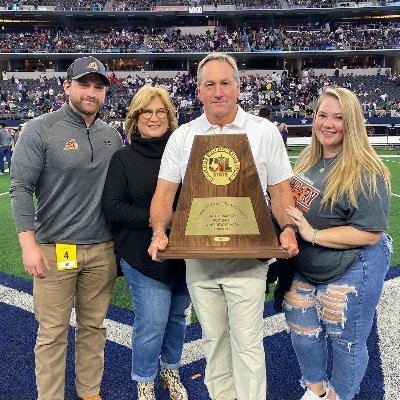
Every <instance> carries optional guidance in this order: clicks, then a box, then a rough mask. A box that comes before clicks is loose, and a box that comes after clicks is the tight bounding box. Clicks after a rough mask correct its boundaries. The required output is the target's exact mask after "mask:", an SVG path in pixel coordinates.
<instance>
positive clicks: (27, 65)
mask: <svg viewBox="0 0 400 400" xmlns="http://www.w3.org/2000/svg"><path fill="white" fill-rule="evenodd" d="M388 4H389V2H385V3H382V2H378V1H376V0H374V1H372V2H361V1H357V2H339V1H334V0H317V1H309V0H288V1H285V0H218V1H214V0H199V1H191V0H190V1H189V0H180V1H172V0H157V1H156V0H153V1H151V0H138V1H136V0H135V1H129V0H128V1H123V0H121V1H116V0H108V1H107V0H101V1H100V0H99V1H88V0H80V1H78V2H77V1H70V0H63V1H56V0H21V1H15V2H12V1H11V2H10V1H8V2H7V1H2V2H0V26H1V29H0V71H2V80H1V81H0V96H1V98H0V119H5V120H9V121H12V124H14V125H15V124H17V123H20V122H23V121H24V120H26V119H29V118H32V117H34V116H37V115H40V114H42V113H45V112H48V111H52V110H55V109H57V108H59V107H60V106H61V105H62V104H63V103H64V102H65V100H66V99H65V97H64V95H63V94H62V90H61V89H62V88H61V85H62V79H63V78H64V77H65V70H66V68H67V66H68V65H69V64H70V61H71V59H72V58H75V57H77V56H81V55H83V54H93V55H95V56H96V57H98V58H100V59H101V60H102V61H103V62H104V63H105V64H106V65H107V67H108V70H109V74H110V77H111V79H112V81H113V83H112V85H111V86H110V90H109V92H108V94H107V102H106V105H105V107H104V110H103V112H104V114H105V117H106V118H107V119H119V120H122V119H124V117H125V115H126V109H127V107H128V105H129V101H130V99H131V98H132V96H133V94H134V93H135V92H136V90H137V89H138V88H139V87H140V86H142V85H143V84H145V83H150V84H154V85H164V86H166V87H167V89H168V90H170V91H171V92H172V93H173V96H174V101H175V104H176V106H177V108H178V110H179V119H180V122H184V121H187V120H189V119H191V118H194V117H196V116H197V115H199V113H200V112H201V107H200V104H199V103H198V101H197V100H196V96H195V93H196V84H195V72H196V67H197V62H198V61H199V60H200V59H201V58H202V57H203V56H204V53H206V52H210V51H225V52H230V53H233V55H234V56H235V57H236V58H237V59H238V63H239V67H240V76H241V96H240V104H241V105H242V107H243V108H245V109H246V110H248V111H250V112H254V113H257V111H258V109H259V108H260V107H262V106H265V105H267V106H270V107H271V108H272V110H273V116H274V118H275V119H276V121H281V120H283V121H285V122H286V123H287V125H288V126H289V128H290V129H289V133H293V131H294V129H291V128H293V127H295V131H296V133H297V132H299V133H300V134H304V133H308V131H307V130H308V127H309V123H310V121H311V117H312V110H313V106H314V102H315V99H316V97H317V96H318V94H319V93H320V92H321V91H322V90H323V89H324V88H325V87H327V86H332V85H341V86H346V87H349V88H351V89H352V90H354V91H355V92H356V93H357V94H358V96H359V98H360V102H361V104H362V106H363V110H364V114H365V117H366V120H367V122H368V123H369V124H371V126H373V127H374V128H375V129H374V131H375V133H376V134H380V133H385V132H387V131H388V129H389V128H390V129H392V128H394V129H392V130H391V132H392V133H393V132H394V133H396V132H397V129H398V128H397V125H399V118H400V90H399V87H400V77H399V71H400V60H399V57H398V54H399V49H400V18H399V16H398V14H397V13H396V12H397V11H399V9H400V6H397V5H396V3H395V2H391V3H390V5H388ZM349 15H351V17H350V16H349ZM82 27H84V28H82ZM304 121H305V122H304Z"/></svg>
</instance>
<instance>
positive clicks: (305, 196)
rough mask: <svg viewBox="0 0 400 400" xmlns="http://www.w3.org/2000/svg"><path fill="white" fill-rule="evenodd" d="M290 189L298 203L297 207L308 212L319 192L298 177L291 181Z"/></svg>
mask: <svg viewBox="0 0 400 400" xmlns="http://www.w3.org/2000/svg"><path fill="white" fill-rule="evenodd" d="M290 187H291V189H292V193H293V196H294V198H295V201H296V207H297V208H299V209H300V210H302V211H305V212H307V211H308V210H309V209H310V206H311V203H312V202H313V201H314V200H315V199H316V198H317V197H318V195H319V190H318V189H316V188H315V187H314V186H312V185H311V184H310V183H309V182H307V181H306V180H304V179H301V178H300V177H298V176H294V177H293V178H292V179H291V181H290Z"/></svg>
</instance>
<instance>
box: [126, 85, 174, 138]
mask: <svg viewBox="0 0 400 400" xmlns="http://www.w3.org/2000/svg"><path fill="white" fill-rule="evenodd" d="M157 96H158V97H159V98H160V99H161V101H162V103H163V104H164V107H165V108H166V109H167V110H168V127H169V131H171V132H173V131H174V130H175V129H176V128H177V127H178V120H177V118H176V109H175V106H174V105H173V103H172V101H171V97H170V95H169V93H168V92H167V91H166V89H164V88H162V87H153V86H150V85H145V86H143V87H142V88H140V89H139V90H138V91H137V93H136V94H135V96H133V99H132V101H131V104H130V105H129V111H128V115H127V116H126V120H125V126H126V133H127V136H128V138H129V140H130V139H131V137H132V135H134V134H135V133H138V127H137V122H138V119H139V116H140V110H142V109H143V108H145V107H146V106H147V105H148V104H149V103H150V102H151V101H152V100H153V99H154V98H155V97H157Z"/></svg>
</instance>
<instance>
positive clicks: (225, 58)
mask: <svg viewBox="0 0 400 400" xmlns="http://www.w3.org/2000/svg"><path fill="white" fill-rule="evenodd" d="M209 61H221V62H226V63H228V64H229V65H230V66H231V67H232V75H233V79H234V80H235V81H236V82H237V83H239V71H238V67H237V64H236V60H235V59H234V58H233V57H232V56H230V55H229V54H226V53H219V52H215V53H210V54H208V55H207V56H205V57H204V58H203V59H202V60H201V61H200V62H199V65H198V67H197V85H198V86H199V85H200V83H201V73H202V69H203V67H204V65H206V64H207V63H208V62H209Z"/></svg>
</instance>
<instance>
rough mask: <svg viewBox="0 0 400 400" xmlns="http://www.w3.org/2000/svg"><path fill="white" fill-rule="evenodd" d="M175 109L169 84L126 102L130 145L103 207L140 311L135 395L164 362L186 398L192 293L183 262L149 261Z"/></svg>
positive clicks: (171, 385) (149, 396) (164, 381)
mask: <svg viewBox="0 0 400 400" xmlns="http://www.w3.org/2000/svg"><path fill="white" fill-rule="evenodd" d="M175 114H176V112H175V108H174V106H173V104H172V102H171V100H170V97H169V95H168V93H167V92H166V90H165V89H163V88H160V87H158V88H155V87H151V86H144V87H143V88H141V89H140V90H139V91H138V92H137V93H136V95H135V96H134V98H133V99H132V102H131V104H130V107H129V112H128V116H127V120H126V130H127V134H128V137H129V145H127V146H125V147H124V148H123V149H121V150H120V151H117V152H116V153H115V154H114V157H113V158H112V160H111V163H110V167H109V170H108V174H107V179H106V184H105V188H104V195H103V208H104V211H105V213H106V215H107V217H108V218H109V220H110V221H111V222H112V224H113V232H114V240H115V248H116V252H117V257H118V261H119V264H120V266H121V268H122V271H123V273H124V276H125V279H126V282H127V286H128V288H129V290H130V292H131V296H132V304H133V307H134V311H135V319H134V323H133V333H132V379H133V380H135V381H136V382H137V389H138V399H139V400H154V399H155V394H154V380H155V378H156V375H157V371H158V367H159V364H160V365H161V373H160V377H161V382H160V384H161V386H162V387H163V388H168V389H169V392H170V398H171V399H172V400H187V399H188V396H187V392H186V390H185V388H184V386H183V385H182V382H181V380H180V377H179V372H178V368H179V363H180V359H181V355H182V349H183V341H184V336H185V327H186V323H185V310H186V308H187V307H188V306H189V302H190V300H189V293H188V290H187V287H186V281H185V263H184V261H183V260H167V261H164V262H163V263H162V265H160V264H159V263H157V262H155V261H152V260H151V258H150V256H149V254H148V253H147V248H148V246H149V244H150V242H151V240H152V235H153V233H152V228H151V226H150V225H149V218H150V202H151V199H152V197H153V194H154V190H155V187H156V183H157V176H158V170H159V167H160V162H161V156H162V154H163V152H164V148H165V145H166V144H167V141H168V138H169V136H170V134H171V133H172V132H173V131H174V130H175V129H176V128H177V120H176V115H175Z"/></svg>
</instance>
